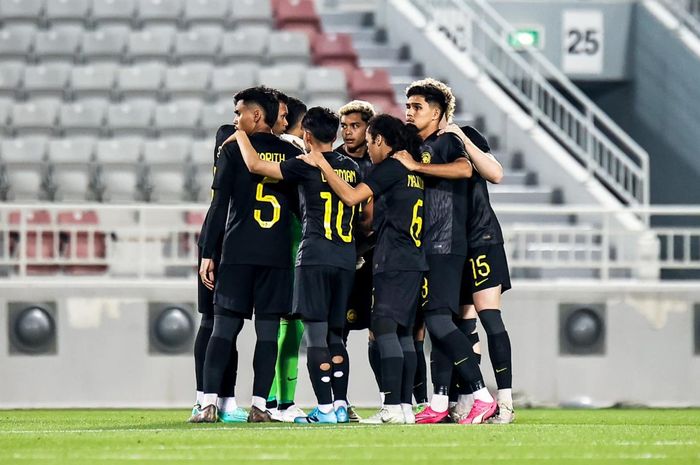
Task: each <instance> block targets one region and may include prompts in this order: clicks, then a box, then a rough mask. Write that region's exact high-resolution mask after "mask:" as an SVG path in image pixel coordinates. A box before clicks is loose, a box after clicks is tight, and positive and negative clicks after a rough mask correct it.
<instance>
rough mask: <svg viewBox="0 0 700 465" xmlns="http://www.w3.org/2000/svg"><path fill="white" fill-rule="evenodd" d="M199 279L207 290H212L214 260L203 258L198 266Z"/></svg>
mask: <svg viewBox="0 0 700 465" xmlns="http://www.w3.org/2000/svg"><path fill="white" fill-rule="evenodd" d="M199 279H201V280H202V284H204V285H205V286H206V287H207V289H210V290H212V291H213V290H214V260H212V259H211V258H203V259H202V263H201V265H199Z"/></svg>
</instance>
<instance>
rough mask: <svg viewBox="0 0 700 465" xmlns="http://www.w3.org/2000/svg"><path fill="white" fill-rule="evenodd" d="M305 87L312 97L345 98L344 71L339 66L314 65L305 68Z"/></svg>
mask: <svg viewBox="0 0 700 465" xmlns="http://www.w3.org/2000/svg"><path fill="white" fill-rule="evenodd" d="M304 87H305V89H306V93H307V94H308V95H313V96H314V98H322V97H323V98H335V99H341V100H347V82H346V80H345V73H344V72H343V70H341V69H339V68H325V67H316V68H310V69H308V70H306V78H305V86H304Z"/></svg>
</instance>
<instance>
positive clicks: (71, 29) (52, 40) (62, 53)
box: [34, 26, 82, 62]
mask: <svg viewBox="0 0 700 465" xmlns="http://www.w3.org/2000/svg"><path fill="white" fill-rule="evenodd" d="M81 36H82V28H81V27H80V26H56V27H53V28H51V29H48V30H46V31H38V32H37V34H36V38H35V40H34V55H35V56H36V57H37V59H38V60H39V61H40V62H47V61H54V60H61V61H69V62H72V61H73V60H74V59H75V56H76V54H77V52H78V46H79V45H80V41H81Z"/></svg>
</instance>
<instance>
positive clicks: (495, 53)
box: [412, 0, 649, 206]
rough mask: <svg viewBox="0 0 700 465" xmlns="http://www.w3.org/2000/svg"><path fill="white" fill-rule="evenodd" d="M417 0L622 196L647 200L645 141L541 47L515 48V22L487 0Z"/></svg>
mask: <svg viewBox="0 0 700 465" xmlns="http://www.w3.org/2000/svg"><path fill="white" fill-rule="evenodd" d="M412 2H413V4H414V5H415V6H416V7H417V8H419V9H420V10H421V11H422V12H423V14H424V15H425V17H426V18H427V19H428V24H429V25H431V26H434V27H436V28H437V29H438V30H439V31H441V32H442V33H444V34H445V35H446V36H447V37H448V38H449V39H450V40H451V41H452V42H453V43H454V44H455V46H456V47H458V48H459V49H460V50H461V51H462V52H463V53H465V54H466V55H468V56H469V57H470V59H471V60H472V61H474V62H475V63H476V64H477V65H478V66H480V67H481V68H482V69H483V70H484V71H485V72H486V73H488V74H489V75H490V76H491V78H492V79H494V81H495V82H497V83H498V84H499V85H500V86H501V88H503V89H504V90H505V91H506V92H507V93H508V94H510V96H511V97H512V98H513V99H515V101H516V102H518V103H519V104H520V105H521V106H522V107H523V109H524V110H525V111H527V112H528V113H529V114H530V116H531V117H532V118H533V119H534V120H535V122H536V123H537V124H539V125H540V126H541V127H543V128H544V129H546V130H547V131H548V132H549V133H550V134H551V135H552V136H553V137H554V138H556V139H557V140H558V141H559V143H561V144H562V145H563V146H564V147H565V148H566V149H567V150H568V151H569V153H571V155H572V156H573V157H574V158H575V159H576V160H577V161H578V162H579V163H581V164H582V165H583V166H585V167H586V168H587V169H588V171H589V172H590V173H591V174H592V175H593V176H595V177H596V178H597V179H598V180H599V181H600V182H601V183H602V184H603V185H604V186H605V187H606V188H607V189H608V190H609V191H611V192H612V193H613V194H614V195H615V196H617V197H618V198H619V199H620V200H621V201H622V202H623V203H624V204H626V205H629V206H646V205H648V204H649V156H648V154H647V153H646V152H645V151H644V149H642V148H641V147H640V146H639V145H638V144H637V143H636V142H635V141H634V140H632V139H631V138H630V137H629V136H628V135H627V134H626V133H625V132H624V131H623V130H622V129H620V128H619V127H618V126H617V124H615V122H614V121H612V120H611V119H610V118H609V117H608V116H607V115H606V114H605V113H604V112H603V111H602V110H600V108H598V107H597V106H596V105H595V104H594V103H593V102H592V101H591V100H590V99H589V98H588V97H586V95H585V94H584V93H583V92H581V91H580V90H579V89H578V88H577V87H576V86H575V85H574V84H573V83H571V81H570V80H569V79H568V78H567V77H566V76H565V75H564V74H563V73H561V72H560V71H559V70H558V69H557V68H556V66H554V65H553V64H551V63H550V62H549V61H548V60H547V59H546V58H545V57H544V56H543V55H542V54H541V53H540V52H539V51H537V50H534V49H529V48H526V49H523V50H520V51H516V50H514V49H513V48H512V47H511V46H510V45H509V44H508V36H509V34H511V33H513V32H514V29H513V27H512V26H511V25H510V24H509V23H508V22H507V21H506V20H505V19H503V17H501V16H500V15H499V14H498V13H497V12H496V11H495V10H494V9H493V8H492V7H491V6H490V5H489V4H488V3H487V2H485V1H483V0H412ZM548 79H549V80H551V81H552V82H550V81H549V80H548Z"/></svg>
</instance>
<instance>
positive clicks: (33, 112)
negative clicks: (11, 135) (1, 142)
mask: <svg viewBox="0 0 700 465" xmlns="http://www.w3.org/2000/svg"><path fill="white" fill-rule="evenodd" d="M58 106H59V102H58V101H57V100H54V99H37V100H30V101H28V102H21V103H15V104H14V105H13V107H12V126H13V127H14V130H15V132H17V134H25V135H26V134H45V135H50V134H52V133H53V132H54V130H55V129H56V116H57V115H58Z"/></svg>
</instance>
